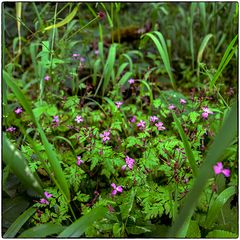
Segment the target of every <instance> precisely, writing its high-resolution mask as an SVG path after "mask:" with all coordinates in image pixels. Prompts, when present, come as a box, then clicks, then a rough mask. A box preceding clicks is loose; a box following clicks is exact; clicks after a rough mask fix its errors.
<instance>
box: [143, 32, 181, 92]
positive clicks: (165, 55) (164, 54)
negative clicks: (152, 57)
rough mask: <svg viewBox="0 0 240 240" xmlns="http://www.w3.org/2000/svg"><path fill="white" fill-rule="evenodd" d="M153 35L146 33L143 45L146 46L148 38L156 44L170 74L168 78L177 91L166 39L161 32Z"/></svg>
mask: <svg viewBox="0 0 240 240" xmlns="http://www.w3.org/2000/svg"><path fill="white" fill-rule="evenodd" d="M153 33H155V34H156V35H157V36H158V38H159V39H158V38H157V37H156V36H155V35H154V34H153ZM153 33H146V34H145V35H143V41H142V44H141V45H144V43H145V42H146V40H147V39H148V38H150V39H151V40H152V41H153V42H154V44H155V45H156V47H157V50H158V52H159V54H160V57H161V58H162V60H163V64H164V66H165V68H166V71H167V73H168V76H169V78H170V80H171V83H172V86H173V88H174V89H175V88H176V83H175V79H174V77H173V74H172V70H171V66H170V60H169V56H168V52H167V47H166V43H165V40H164V38H163V36H162V34H161V33H160V32H157V31H155V32H153Z"/></svg>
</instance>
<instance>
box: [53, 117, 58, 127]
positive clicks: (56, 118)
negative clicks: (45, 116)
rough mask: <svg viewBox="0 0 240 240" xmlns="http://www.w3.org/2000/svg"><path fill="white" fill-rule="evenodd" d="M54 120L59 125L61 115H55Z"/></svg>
mask: <svg viewBox="0 0 240 240" xmlns="http://www.w3.org/2000/svg"><path fill="white" fill-rule="evenodd" d="M52 122H55V123H56V124H57V125H58V124H59V117H58V116H54V117H53V120H52Z"/></svg>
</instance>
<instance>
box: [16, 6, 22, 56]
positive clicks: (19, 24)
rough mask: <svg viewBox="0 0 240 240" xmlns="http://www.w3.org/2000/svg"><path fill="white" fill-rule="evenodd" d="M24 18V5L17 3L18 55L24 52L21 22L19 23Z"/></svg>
mask: <svg viewBox="0 0 240 240" xmlns="http://www.w3.org/2000/svg"><path fill="white" fill-rule="evenodd" d="M21 17H22V3H21V2H17V3H16V19H17V31H18V44H19V45H18V55H19V54H20V53H21V51H22V40H21V38H22V37H21V22H20V21H18V19H19V20H21Z"/></svg>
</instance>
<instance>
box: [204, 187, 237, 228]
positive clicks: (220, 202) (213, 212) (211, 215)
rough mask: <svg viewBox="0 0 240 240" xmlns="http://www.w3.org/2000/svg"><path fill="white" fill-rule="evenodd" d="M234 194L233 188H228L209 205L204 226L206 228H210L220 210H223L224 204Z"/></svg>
mask: <svg viewBox="0 0 240 240" xmlns="http://www.w3.org/2000/svg"><path fill="white" fill-rule="evenodd" d="M235 193H236V189H235V187H233V186H232V187H229V188H227V189H225V190H224V191H222V192H221V193H220V194H219V196H218V197H217V199H216V200H215V201H214V202H213V204H212V205H211V207H210V209H209V211H208V215H207V218H206V222H205V225H206V227H208V228H211V226H212V225H213V223H214V222H215V220H216V219H217V217H218V216H219V213H220V211H221V209H222V208H223V206H224V204H225V203H226V202H227V201H228V200H229V198H230V197H232V196H233V195H234V194H235Z"/></svg>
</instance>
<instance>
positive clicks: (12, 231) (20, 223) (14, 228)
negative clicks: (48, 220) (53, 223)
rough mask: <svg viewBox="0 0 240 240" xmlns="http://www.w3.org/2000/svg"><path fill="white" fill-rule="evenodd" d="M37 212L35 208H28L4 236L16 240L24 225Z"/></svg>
mask: <svg viewBox="0 0 240 240" xmlns="http://www.w3.org/2000/svg"><path fill="white" fill-rule="evenodd" d="M35 212H36V209H35V208H34V207H30V208H28V209H27V210H26V211H24V213H22V214H21V215H20V216H19V217H18V218H17V219H16V220H15V221H14V222H13V223H12V225H11V226H10V227H9V228H8V230H7V231H6V233H5V234H4V235H3V237H4V238H14V237H15V236H16V234H17V233H18V231H19V230H20V228H21V227H22V226H23V224H24V223H25V222H26V221H27V220H28V219H29V218H30V217H31V216H32V215H33V214H34V213H35Z"/></svg>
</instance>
